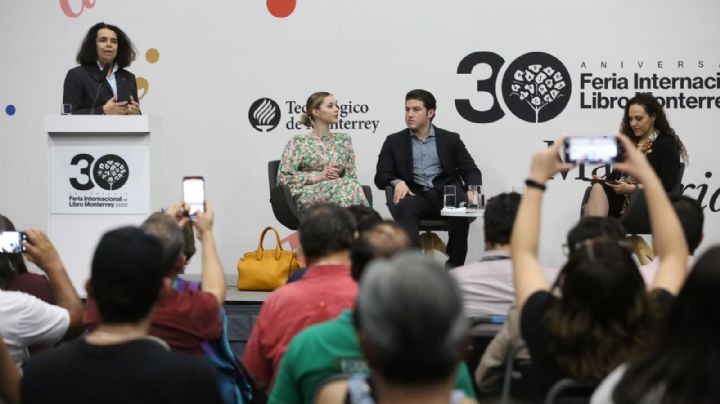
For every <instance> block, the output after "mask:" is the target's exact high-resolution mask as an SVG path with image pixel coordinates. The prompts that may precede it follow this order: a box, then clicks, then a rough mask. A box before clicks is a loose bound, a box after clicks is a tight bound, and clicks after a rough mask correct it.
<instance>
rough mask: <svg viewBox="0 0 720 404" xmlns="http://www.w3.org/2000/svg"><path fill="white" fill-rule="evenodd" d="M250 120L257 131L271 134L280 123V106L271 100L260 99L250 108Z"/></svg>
mask: <svg viewBox="0 0 720 404" xmlns="http://www.w3.org/2000/svg"><path fill="white" fill-rule="evenodd" d="M248 119H249V120H250V125H252V127H253V128H255V129H256V130H257V131H259V132H270V131H271V130H273V129H275V128H276V127H277V126H278V123H280V106H278V104H277V103H276V102H275V101H273V100H271V99H270V98H260V99H259V100H257V101H255V102H253V104H252V105H251V106H250V110H249V111H248Z"/></svg>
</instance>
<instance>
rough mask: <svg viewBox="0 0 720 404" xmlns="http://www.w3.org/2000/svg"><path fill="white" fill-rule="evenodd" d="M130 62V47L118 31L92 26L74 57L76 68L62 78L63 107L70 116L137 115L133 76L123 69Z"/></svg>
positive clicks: (114, 28)
mask: <svg viewBox="0 0 720 404" xmlns="http://www.w3.org/2000/svg"><path fill="white" fill-rule="evenodd" d="M133 60H135V49H134V47H133V44H132V42H130V39H129V38H128V37H127V35H125V33H124V32H123V31H122V30H121V29H120V28H118V27H116V26H114V25H110V24H105V23H104V22H101V23H97V24H95V25H93V27H92V28H90V30H89V31H88V33H87V34H86V35H85V39H83V42H82V45H80V50H79V51H78V54H77V62H78V64H80V66H77V67H75V68H72V69H70V71H68V73H67V76H65V84H64V86H63V104H69V105H70V106H71V108H72V111H70V112H71V113H72V114H79V115H82V114H85V115H103V114H104V115H139V114H140V104H138V92H137V82H136V81H135V75H134V74H132V73H130V72H129V71H127V70H125V68H126V67H128V66H130V63H132V61H133Z"/></svg>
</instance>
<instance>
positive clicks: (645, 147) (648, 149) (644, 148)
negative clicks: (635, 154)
mask: <svg viewBox="0 0 720 404" xmlns="http://www.w3.org/2000/svg"><path fill="white" fill-rule="evenodd" d="M657 137H658V132H657V131H654V132H653V133H652V134H651V135H650V136H648V138H647V139H646V140H645V141H644V142H641V143H640V145H639V146H640V151H641V152H642V153H643V154H645V155H647V154H650V153H652V145H653V142H654V141H655V139H657Z"/></svg>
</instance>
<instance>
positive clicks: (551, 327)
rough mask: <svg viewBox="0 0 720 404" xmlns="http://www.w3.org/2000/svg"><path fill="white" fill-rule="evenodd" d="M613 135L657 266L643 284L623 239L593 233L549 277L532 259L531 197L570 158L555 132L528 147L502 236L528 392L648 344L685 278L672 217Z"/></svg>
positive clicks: (596, 371) (595, 377) (537, 209)
mask: <svg viewBox="0 0 720 404" xmlns="http://www.w3.org/2000/svg"><path fill="white" fill-rule="evenodd" d="M619 138H620V141H621V144H622V146H623V147H624V148H625V149H626V153H625V155H626V160H625V161H624V162H622V163H618V164H617V168H618V169H620V170H622V171H623V172H625V173H627V174H629V175H631V176H632V177H633V178H636V179H638V180H639V181H640V183H641V184H642V185H643V187H644V189H645V192H646V194H647V200H648V208H649V212H650V221H651V223H652V228H653V230H654V232H653V243H654V245H655V249H656V251H657V252H658V255H659V257H660V269H659V272H658V275H657V277H656V278H655V280H654V284H653V288H652V290H651V292H650V293H647V292H646V289H645V285H644V282H643V278H642V276H641V275H640V272H639V271H638V268H637V265H636V264H635V262H634V261H633V260H632V258H631V256H630V251H629V248H628V247H627V246H626V245H625V243H623V242H621V241H618V240H617V239H615V238H610V237H607V236H601V237H596V238H592V239H588V240H584V241H583V242H581V243H577V244H576V245H574V246H569V248H570V252H569V256H568V261H567V263H565V265H564V266H563V268H562V269H561V271H560V274H559V275H558V278H557V281H556V282H555V285H553V286H552V287H551V286H550V285H549V284H548V283H547V281H546V280H545V277H544V276H543V272H542V271H541V267H540V263H539V260H538V242H539V240H538V239H539V234H540V215H541V202H542V197H543V191H544V190H545V185H544V184H545V182H546V181H547V180H548V178H550V177H551V176H553V175H555V174H556V173H557V172H559V171H560V170H561V169H568V168H570V167H571V166H570V165H567V164H562V163H560V161H559V158H558V150H559V148H560V147H561V145H562V144H563V139H560V140H558V141H557V142H556V143H555V144H554V145H553V146H552V147H550V148H548V149H546V150H543V151H541V152H538V153H536V154H535V155H534V156H533V158H532V163H531V169H530V175H529V178H528V180H527V181H526V184H527V185H528V187H527V190H526V192H525V195H523V199H522V201H521V202H520V207H519V209H518V213H517V216H516V219H515V225H514V227H513V228H514V231H513V234H512V239H511V242H510V246H511V255H512V260H513V276H514V282H515V296H516V304H517V305H518V307H520V312H521V320H520V324H521V334H522V337H523V339H524V340H525V342H526V343H527V346H528V349H529V351H530V357H531V361H532V367H531V370H532V375H531V376H532V377H533V380H534V381H535V382H536V387H537V391H536V393H537V394H538V395H542V394H544V393H546V392H547V391H548V389H549V388H550V387H551V386H552V385H553V384H554V383H555V382H557V381H558V380H560V379H562V378H566V377H571V378H574V379H577V380H581V381H589V382H598V381H599V380H601V379H602V378H603V377H605V376H606V375H607V374H608V373H609V372H610V371H612V370H613V369H615V368H616V367H617V366H618V365H619V364H621V363H623V362H625V361H628V360H632V359H634V358H636V357H637V356H638V355H640V354H642V353H643V352H644V350H645V349H649V348H650V347H651V346H652V341H653V337H654V335H655V334H656V329H657V324H658V323H659V322H660V320H661V319H662V317H663V311H664V309H665V308H666V307H667V306H668V305H669V303H670V302H671V301H672V300H673V297H672V296H673V295H675V294H677V293H678V291H679V290H680V288H681V286H682V284H683V281H684V279H685V274H686V270H685V266H686V260H687V255H688V249H687V244H686V243H685V241H684V236H683V230H682V227H681V226H680V221H679V220H678V218H677V215H676V214H675V212H674V210H673V208H672V205H671V204H670V201H669V199H668V196H667V194H666V192H665V189H664V188H663V185H662V183H661V182H660V179H659V178H658V177H657V175H656V174H655V171H654V170H653V167H652V166H651V165H650V163H648V160H647V159H646V158H645V156H644V155H643V153H642V152H640V150H638V149H637V148H636V147H635V145H634V144H633V142H632V140H630V139H628V138H627V137H625V136H623V135H621V136H619ZM660 229H661V230H660ZM658 230H659V231H658ZM553 292H557V293H553Z"/></svg>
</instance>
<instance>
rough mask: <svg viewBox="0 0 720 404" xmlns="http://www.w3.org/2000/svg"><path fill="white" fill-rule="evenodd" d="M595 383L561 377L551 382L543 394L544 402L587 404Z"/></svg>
mask: <svg viewBox="0 0 720 404" xmlns="http://www.w3.org/2000/svg"><path fill="white" fill-rule="evenodd" d="M596 387H597V384H595V383H585V382H578V381H577V380H574V379H562V380H559V381H558V382H556V383H555V384H553V386H552V388H550V391H548V393H547V395H546V396H545V404H587V403H589V402H590V398H591V397H592V395H593V392H594V391H595V388H596Z"/></svg>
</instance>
